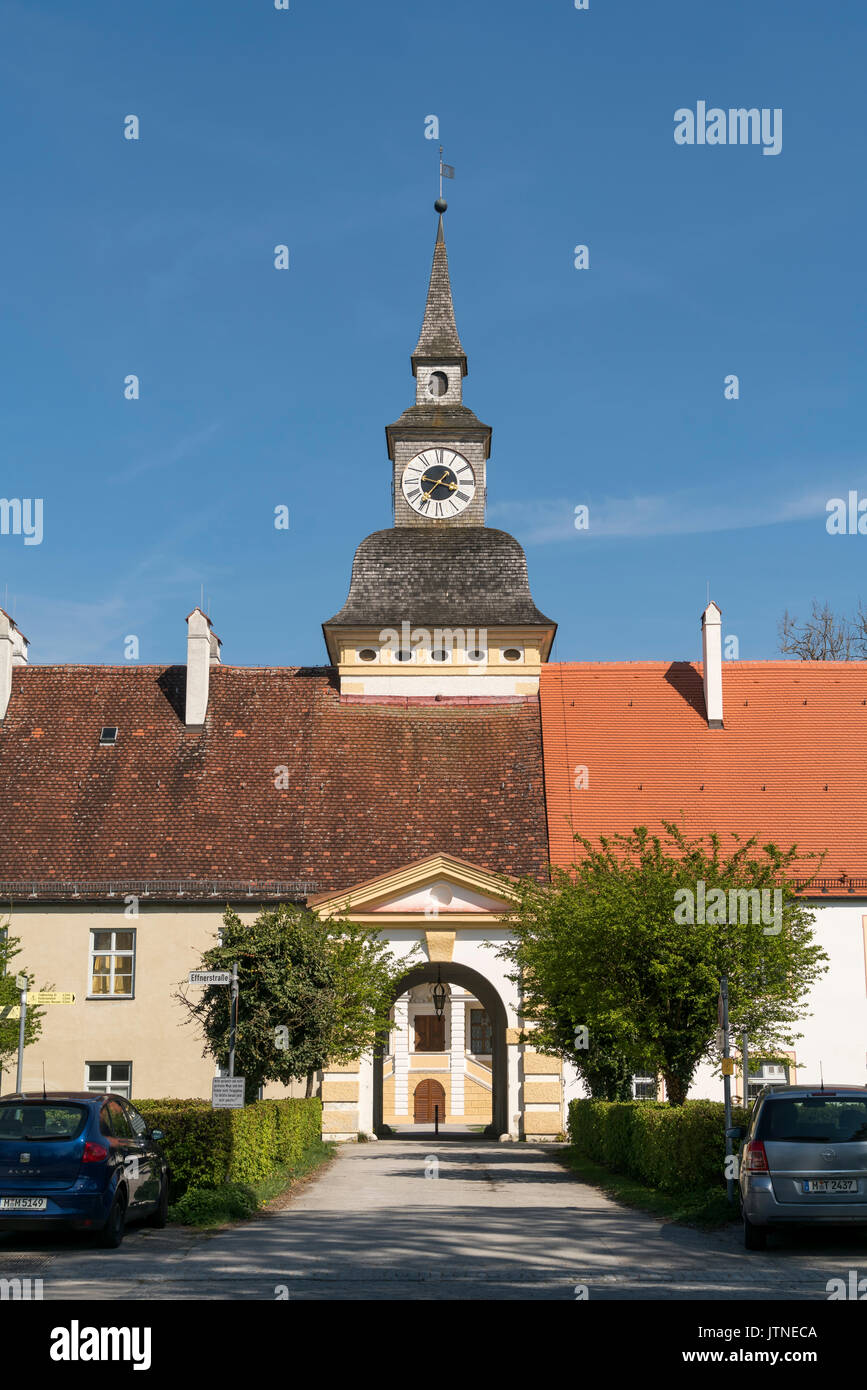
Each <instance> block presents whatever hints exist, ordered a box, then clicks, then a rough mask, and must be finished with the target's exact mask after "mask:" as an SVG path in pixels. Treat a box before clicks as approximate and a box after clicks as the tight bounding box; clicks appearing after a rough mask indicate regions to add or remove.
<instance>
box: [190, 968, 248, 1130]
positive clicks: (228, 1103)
mask: <svg viewBox="0 0 867 1390" xmlns="http://www.w3.org/2000/svg"><path fill="white" fill-rule="evenodd" d="M187 979H188V980H189V982H190V984H191V985H230V986H231V988H232V997H231V999H230V1001H229V1075H228V1076H215V1077H214V1084H213V1086H212V1087H211V1108H212V1109H213V1110H243V1108H244V1078H243V1076H236V1075H235V1039H236V1037H237V1033H238V994H239V988H238V962H237V961H236V962H235V964H234V965H233V966H232V969H231V971H229V970H191V971H190V973H189V975H188V976H187Z"/></svg>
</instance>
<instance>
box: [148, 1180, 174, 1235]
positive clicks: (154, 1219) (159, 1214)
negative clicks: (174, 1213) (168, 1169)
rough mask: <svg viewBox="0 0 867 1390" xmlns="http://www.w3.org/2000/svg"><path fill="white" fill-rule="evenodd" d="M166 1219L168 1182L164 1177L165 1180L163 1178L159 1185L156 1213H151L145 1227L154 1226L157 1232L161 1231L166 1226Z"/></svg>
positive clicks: (167, 1213) (167, 1217)
mask: <svg viewBox="0 0 867 1390" xmlns="http://www.w3.org/2000/svg"><path fill="white" fill-rule="evenodd" d="M168 1219H169V1180H168V1178H167V1177H165V1178H163V1180H162V1182H161V1183H160V1200H159V1202H158V1203H157V1209H156V1211H154V1212H151V1214H150V1216H149V1217H148V1219H147V1225H148V1226H155V1227H156V1228H157V1230H158V1231H161V1230H162V1228H163V1226H165V1225H166V1223H167V1221H168Z"/></svg>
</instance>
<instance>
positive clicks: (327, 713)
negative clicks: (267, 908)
mask: <svg viewBox="0 0 867 1390" xmlns="http://www.w3.org/2000/svg"><path fill="white" fill-rule="evenodd" d="M185 681H186V673H185V668H184V667H168V668H164V667H153V666H144V667H103V666H30V667H20V668H16V670H15V671H14V673H13V689H12V698H11V701H10V704H9V709H8V712H7V715H6V718H5V720H3V721H2V723H0V893H2V895H3V896H4V897H5V898H7V899H8V898H9V897H10V896H12V897H13V898H16V899H19V900H20V899H21V898H26V897H27V896H28V895H29V893H30V892H31V891H32V892H35V893H36V894H37V896H38V897H40V898H42V897H47V898H52V897H54V898H63V897H67V896H70V895H71V894H72V893H73V892H75V891H77V892H78V893H79V894H80V896H81V897H101V896H102V897H104V896H105V893H106V892H107V891H108V888H109V885H110V884H113V885H114V891H115V892H119V891H123V885H129V884H130V883H131V881H135V882H136V883H138V882H142V883H149V884H150V885H151V889H150V891H151V892H152V893H153V894H154V896H163V897H175V896H179V895H181V894H183V895H184V896H186V897H195V896H200V897H201V896H208V895H209V894H211V895H218V896H219V895H228V896H232V895H230V894H229V891H228V888H227V884H236V885H237V886H238V888H239V889H240V890H241V895H242V896H243V892H244V891H245V890H246V891H249V892H250V894H251V896H252V897H254V898H256V897H269V896H270V897H273V896H286V897H288V896H294V897H297V898H303V897H305V896H306V895H307V894H308V893H311V892H316V891H320V892H321V891H326V890H329V889H341V888H344V887H350V886H352V885H353V884H355V883H358V882H360V881H362V880H364V879H369V878H370V877H372V876H373V875H375V874H378V873H382V872H385V871H388V870H391V869H394V868H397V867H400V866H401V865H403V864H406V863H409V862H411V861H412V860H416V859H419V858H421V857H423V856H424V855H426V854H431V853H437V852H440V853H448V854H453V855H455V856H457V857H458V858H462V859H466V860H470V861H472V862H473V863H476V864H478V865H480V866H482V867H486V868H490V869H492V870H494V871H497V872H499V871H503V872H506V873H510V874H515V875H521V874H524V873H532V874H543V873H544V869H545V865H546V863H547V836H546V826H545V810H544V792H543V781H542V750H541V730H540V721H539V711H538V705H537V703H536V702H535V701H528V702H527V703H524V704H519V705H499V706H498V705H493V706H485V707H478V706H476V707H474V706H465V707H455V706H454V705H437V704H433V703H432V704H431V705H429V706H428V705H418V704H406V705H405V706H401V705H393V704H392V705H385V706H370V705H365V706H358V705H354V704H342V703H341V701H340V697H339V695H338V693H337V690H336V688H335V682H334V677H333V673H332V672H331V671H330V670H329V669H315V668H313V669H311V668H280V669H273V668H252V669H251V668H242V667H231V666H214V667H212V669H211V672H210V696H209V702H208V713H207V719H206V722H205V726H204V728H203V729H202V730H201V731H192V730H189V731H188V730H186V729H185V728H184V723H183V708H184V691H185ZM106 725H111V726H117V728H118V730H119V733H118V739H117V743H116V744H115V745H114V746H100V744H99V736H100V730H101V728H102V727H103V726H106ZM281 769H285V774H284V777H283V779H284V780H285V781H286V782H287V783H288V785H287V787H286V789H280V790H278V789H277V788H276V787H275V779H278V778H280V776H281ZM75 884H77V885H78V887H77V890H76V888H75V887H74V885H75ZM94 884H96V885H97V886H96V887H94ZM155 885H162V887H159V886H155ZM166 885H168V886H166ZM269 885H270V886H269ZM130 891H135V889H131V890H130Z"/></svg>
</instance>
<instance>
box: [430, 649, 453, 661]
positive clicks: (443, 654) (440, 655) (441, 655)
mask: <svg viewBox="0 0 867 1390" xmlns="http://www.w3.org/2000/svg"><path fill="white" fill-rule="evenodd" d="M430 659H431V661H448V659H449V653H448V652H447V651H446V649H445V647H434V649H433V651H432V652H431V654H430Z"/></svg>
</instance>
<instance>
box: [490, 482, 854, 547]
mask: <svg viewBox="0 0 867 1390" xmlns="http://www.w3.org/2000/svg"><path fill="white" fill-rule="evenodd" d="M845 495H846V489H845V488H844V489H843V491H842V493H841V492H840V491H839V489H838V490H837V491H835V490H834V489H833V488H831V489H828V490H825V491H818V490H815V489H813V490H811V491H810V492H805V493H801V494H800V495H798V496H792V497H779V496H777V497H775V496H771V497H765V498H758V497H757V498H755V499H752V500H751V499H742V498H738V499H736V500H732V501H725V500H720V499H719V498H715V499H709V497H708V494H707V493H700V492H695V491H692V492H685V491H684V492H674V493H669V494H667V495H666V494H660V495H657V496H653V495H647V496H636V497H606V498H603V499H602V501H599V502H594V501H592V500H590V499H588V498H584V499H578V500H576V499H571V500H568V501H567V499H566V498H551V499H543V500H535V501H532V500H529V499H528V500H527V501H525V502H499V503H496V504H494V505H493V506H491V507H489V508H488V514H489V516H490V519H491V521H492V522H493V523H494V524H496V523H502V524H503V525H504V526H509V525H513V526H514V527H515V529H516V530H518V531H519V532H520V533H521V535H522V536H523V539H524V541H525V542H526V543H527V544H532V545H546V544H550V543H551V542H554V541H566V540H574V538H575V537H576V535H577V536H582V537H584V538H587V537H601V538H602V539H604V540H617V539H621V538H626V537H633V536H638V537H644V538H648V537H652V536H683V535H700V534H702V533H707V532H711V531H743V530H749V529H752V528H755V527H759V526H780V525H785V524H787V523H790V522H797V521H811V520H816V519H819V518H821V519H822V520H823V521H824V519H825V517H826V515H827V513H826V509H825V508H826V503H827V501H828V499H829V498H830V497H834V496H844V497H845ZM581 502H583V503H585V504H586V505H587V506H588V507H589V509H590V518H589V526H588V527H587V529H586V530H582V531H576V529H575V507H576V506H577V505H580V504H581Z"/></svg>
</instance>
